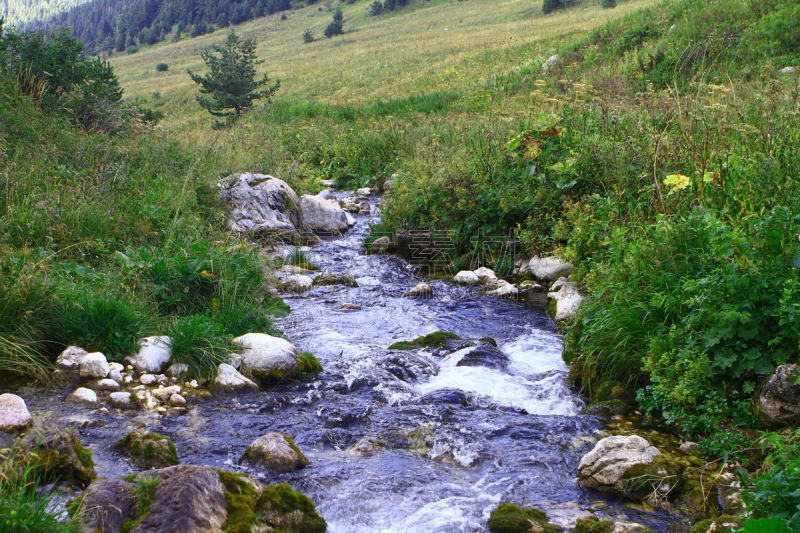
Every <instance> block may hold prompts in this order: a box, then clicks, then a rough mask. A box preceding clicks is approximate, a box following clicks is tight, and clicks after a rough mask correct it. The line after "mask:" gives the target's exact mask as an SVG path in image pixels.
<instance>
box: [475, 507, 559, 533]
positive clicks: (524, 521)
mask: <svg viewBox="0 0 800 533" xmlns="http://www.w3.org/2000/svg"><path fill="white" fill-rule="evenodd" d="M562 531H564V528H563V527H559V526H556V525H553V524H551V523H550V521H549V519H548V518H547V514H545V513H544V512H543V511H540V510H538V509H533V508H522V507H518V506H516V505H514V504H513V503H502V504H500V506H499V507H498V508H497V509H495V510H494V511H492V516H491V517H490V518H489V532H490V533H527V532H531V533H561V532H562Z"/></svg>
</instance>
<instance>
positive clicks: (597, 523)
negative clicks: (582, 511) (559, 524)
mask: <svg viewBox="0 0 800 533" xmlns="http://www.w3.org/2000/svg"><path fill="white" fill-rule="evenodd" d="M572 531H573V532H574V533H611V532H612V531H614V521H613V520H580V519H579V520H578V521H577V522H576V523H575V529H573V530H572Z"/></svg>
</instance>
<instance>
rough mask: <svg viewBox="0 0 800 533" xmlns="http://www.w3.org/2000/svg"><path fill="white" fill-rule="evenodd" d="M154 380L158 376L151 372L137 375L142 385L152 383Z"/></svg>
mask: <svg viewBox="0 0 800 533" xmlns="http://www.w3.org/2000/svg"><path fill="white" fill-rule="evenodd" d="M156 381H158V378H157V377H155V376H154V375H153V374H142V375H141V376H139V383H141V384H142V385H152V384H153V383H155V382H156Z"/></svg>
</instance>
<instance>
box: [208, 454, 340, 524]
mask: <svg viewBox="0 0 800 533" xmlns="http://www.w3.org/2000/svg"><path fill="white" fill-rule="evenodd" d="M217 473H218V474H219V477H220V480H221V481H222V484H223V485H224V486H225V499H226V502H227V511H228V516H227V519H226V520H225V522H224V523H223V524H222V530H223V531H227V532H229V533H252V532H253V531H254V530H260V531H263V530H264V528H265V527H268V528H271V529H270V530H271V531H276V532H283V533H325V531H327V528H328V526H327V524H326V523H325V520H324V519H323V518H322V517H321V516H319V515H318V514H317V511H316V508H315V507H314V503H313V502H312V501H311V499H310V498H309V497H308V496H306V495H305V494H302V493H300V492H297V491H294V490H292V488H291V487H290V486H289V485H288V484H286V483H279V484H278V485H272V486H267V487H265V486H263V485H261V484H260V483H258V482H255V481H253V480H251V479H250V478H249V477H247V476H246V475H244V474H235V473H232V472H226V471H224V470H218V471H217Z"/></svg>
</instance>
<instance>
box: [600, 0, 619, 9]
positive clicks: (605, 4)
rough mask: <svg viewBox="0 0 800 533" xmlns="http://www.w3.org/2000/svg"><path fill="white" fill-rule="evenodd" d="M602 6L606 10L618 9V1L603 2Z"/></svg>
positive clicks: (604, 0) (608, 0)
mask: <svg viewBox="0 0 800 533" xmlns="http://www.w3.org/2000/svg"><path fill="white" fill-rule="evenodd" d="M600 5H601V6H603V7H604V8H606V9H609V8H612V7H617V0H601V1H600Z"/></svg>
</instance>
